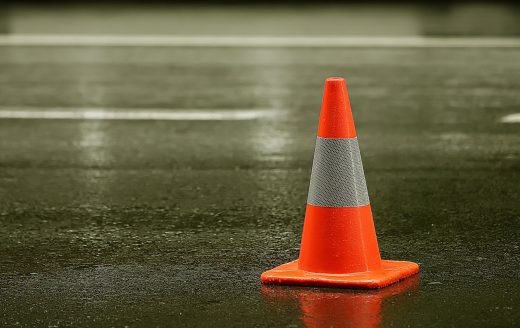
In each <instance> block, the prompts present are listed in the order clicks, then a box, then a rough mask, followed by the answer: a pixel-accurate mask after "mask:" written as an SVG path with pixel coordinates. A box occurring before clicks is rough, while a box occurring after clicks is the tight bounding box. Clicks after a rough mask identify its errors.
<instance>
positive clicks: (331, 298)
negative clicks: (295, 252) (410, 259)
mask: <svg viewBox="0 0 520 328" xmlns="http://www.w3.org/2000/svg"><path fill="white" fill-rule="evenodd" d="M418 285H419V276H417V275H416V276H413V277H411V278H409V279H406V280H403V281H401V282H399V283H397V284H394V285H392V286H390V287H388V288H386V289H380V290H374V291H368V292H366V291H358V290H337V289H319V290H318V289H314V288H297V289H294V288H287V287H278V286H266V285H264V286H262V289H261V291H262V295H263V296H264V298H265V299H266V300H267V301H268V302H270V303H273V304H274V305H275V306H277V305H279V304H280V303H285V304H287V303H295V304H297V305H298V307H299V309H300V320H301V321H302V322H303V324H304V326H305V327H308V328H324V327H360V328H373V327H379V326H380V325H381V324H382V323H383V322H384V318H383V317H382V310H383V308H384V306H385V303H384V302H383V301H384V300H386V299H389V298H391V297H393V296H396V295H399V294H404V293H407V292H408V293H409V292H414V291H416V290H417V288H418ZM277 307H278V306H277ZM277 311H279V309H278V310H277Z"/></svg>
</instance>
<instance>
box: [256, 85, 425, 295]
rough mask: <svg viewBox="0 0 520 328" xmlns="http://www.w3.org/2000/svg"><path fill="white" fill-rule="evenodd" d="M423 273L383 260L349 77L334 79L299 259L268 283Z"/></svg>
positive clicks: (361, 283) (376, 283)
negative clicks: (362, 159)
mask: <svg viewBox="0 0 520 328" xmlns="http://www.w3.org/2000/svg"><path fill="white" fill-rule="evenodd" d="M417 272H419V266H418V265H417V264H416V263H413V262H403V261H387V260H381V257H380V255H379V247H378V245H377V238H376V232H375V228H374V222H373V219H372V210H371V208H370V202H369V199H368V191H367V187H366V182H365V174H364V172H363V165H362V163H361V155H360V153H359V147H358V142H357V135H356V129H355V127H354V120H353V118H352V111H351V109H350V101H349V98H348V94H347V87H346V84H345V80H344V79H342V78H337V77H333V78H329V79H327V80H326V82H325V91H324V95H323V103H322V107H321V115H320V124H319V127H318V138H317V140H316V148H315V151H314V161H313V165H312V173H311V181H310V186H309V195H308V198H307V209H306V213H305V223H304V226H303V235H302V242H301V249H300V257H299V259H298V260H295V261H292V262H289V263H286V264H283V265H281V266H278V267H276V268H274V269H272V270H269V271H266V272H264V273H263V274H262V275H261V278H260V279H261V281H262V283H264V284H285V285H304V286H330V287H346V288H381V287H385V286H388V285H390V284H392V283H395V282H397V281H399V280H401V279H404V278H406V277H408V276H411V275H413V274H416V273H417Z"/></svg>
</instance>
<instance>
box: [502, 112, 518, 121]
mask: <svg viewBox="0 0 520 328" xmlns="http://www.w3.org/2000/svg"><path fill="white" fill-rule="evenodd" d="M500 122H501V123H520V113H515V114H509V115H506V116H504V117H502V118H501V119H500Z"/></svg>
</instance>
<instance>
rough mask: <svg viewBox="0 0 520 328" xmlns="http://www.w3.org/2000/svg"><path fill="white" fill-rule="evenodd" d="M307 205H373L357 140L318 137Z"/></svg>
mask: <svg viewBox="0 0 520 328" xmlns="http://www.w3.org/2000/svg"><path fill="white" fill-rule="evenodd" d="M307 203H308V204H310V205H314V206H322V207H357V206H364V205H368V204H369V203H370V201H369V199H368V191H367V185H366V182H365V173H364V172H363V164H362V163H361V155H360V153H359V146H358V141H357V138H341V139H329V138H320V137H318V139H317V140H316V148H315V150H314V161H313V164H312V174H311V183H310V186H309V197H308V198H307Z"/></svg>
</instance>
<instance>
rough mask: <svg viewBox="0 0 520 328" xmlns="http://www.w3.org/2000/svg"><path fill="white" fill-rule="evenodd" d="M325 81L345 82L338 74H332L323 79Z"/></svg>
mask: <svg viewBox="0 0 520 328" xmlns="http://www.w3.org/2000/svg"><path fill="white" fill-rule="evenodd" d="M325 82H326V83H334V82H336V83H337V82H345V79H344V78H342V77H338V76H332V77H329V78H327V79H326V80H325Z"/></svg>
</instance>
